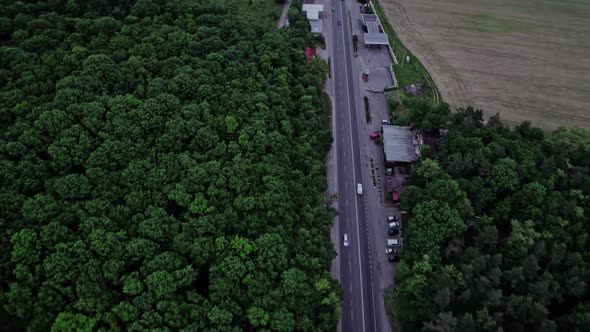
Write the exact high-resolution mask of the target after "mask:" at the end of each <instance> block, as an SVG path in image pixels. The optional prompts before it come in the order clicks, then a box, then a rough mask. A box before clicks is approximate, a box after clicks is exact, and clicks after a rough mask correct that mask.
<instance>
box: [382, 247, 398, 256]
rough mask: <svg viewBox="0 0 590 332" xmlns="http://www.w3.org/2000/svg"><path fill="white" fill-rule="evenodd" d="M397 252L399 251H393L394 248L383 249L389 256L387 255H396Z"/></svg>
mask: <svg viewBox="0 0 590 332" xmlns="http://www.w3.org/2000/svg"><path fill="white" fill-rule="evenodd" d="M398 252H399V250H397V249H394V248H386V249H385V254H386V255H389V254H397V253H398Z"/></svg>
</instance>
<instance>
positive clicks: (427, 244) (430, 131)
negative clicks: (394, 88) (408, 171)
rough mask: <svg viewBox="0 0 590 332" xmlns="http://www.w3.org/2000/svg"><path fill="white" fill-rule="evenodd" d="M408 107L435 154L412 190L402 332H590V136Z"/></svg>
mask: <svg viewBox="0 0 590 332" xmlns="http://www.w3.org/2000/svg"><path fill="white" fill-rule="evenodd" d="M407 104H408V105H406V106H409V108H410V109H411V110H412V114H411V116H410V121H411V122H412V123H414V124H416V125H417V126H418V127H420V128H423V129H424V131H425V133H426V134H427V135H428V136H432V137H433V138H432V140H431V141H430V142H431V143H432V145H433V148H432V149H430V156H429V157H430V158H431V159H426V160H424V161H423V162H422V163H421V164H420V165H419V167H416V168H415V169H414V170H413V172H412V176H411V181H410V182H411V184H412V185H411V186H409V187H408V188H407V190H406V191H405V192H404V193H403V194H402V208H403V209H404V210H406V211H408V212H410V213H411V218H410V219H409V221H408V227H407V231H406V241H405V243H406V246H405V248H404V251H403V254H402V262H401V263H400V265H399V270H398V275H397V278H396V285H397V286H396V288H395V290H394V292H393V297H392V298H393V299H394V301H393V306H392V307H393V309H394V312H395V318H396V320H397V323H398V324H399V326H400V327H401V328H402V330H403V331H420V330H421V331H439V332H443V331H461V332H480V331H481V332H483V331H590V291H589V285H588V282H589V280H590V279H589V278H590V274H589V269H588V264H589V263H590V257H589V252H590V242H589V241H588V234H589V233H590V224H589V223H588V220H589V213H590V210H589V208H590V133H589V132H587V131H584V130H581V129H571V128H561V129H559V130H557V131H555V132H551V133H544V132H543V131H541V130H540V129H537V128H534V127H531V125H530V123H528V122H525V123H522V124H520V125H518V126H516V127H514V128H510V127H508V126H506V125H504V124H503V123H502V122H501V121H500V119H499V117H498V116H494V117H492V118H490V119H489V120H488V121H484V119H483V115H482V112H481V111H479V110H474V109H473V108H466V109H460V110H459V111H457V112H454V113H452V114H451V113H450V112H449V108H448V105H444V104H443V105H439V106H437V107H432V106H429V105H427V104H425V103H422V102H416V101H413V102H408V103H407Z"/></svg>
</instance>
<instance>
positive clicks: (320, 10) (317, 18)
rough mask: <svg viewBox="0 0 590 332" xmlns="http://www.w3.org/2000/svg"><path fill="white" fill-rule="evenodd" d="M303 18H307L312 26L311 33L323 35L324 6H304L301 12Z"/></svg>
mask: <svg viewBox="0 0 590 332" xmlns="http://www.w3.org/2000/svg"><path fill="white" fill-rule="evenodd" d="M301 13H302V14H303V16H305V17H307V20H308V21H309V25H310V26H311V33H313V34H321V33H322V27H323V22H322V19H323V18H324V5H316V4H303V8H302V10H301Z"/></svg>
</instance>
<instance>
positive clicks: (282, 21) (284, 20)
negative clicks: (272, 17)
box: [277, 0, 291, 29]
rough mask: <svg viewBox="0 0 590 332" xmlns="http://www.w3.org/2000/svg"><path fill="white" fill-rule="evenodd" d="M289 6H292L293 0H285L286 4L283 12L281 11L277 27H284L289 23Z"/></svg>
mask: <svg viewBox="0 0 590 332" xmlns="http://www.w3.org/2000/svg"><path fill="white" fill-rule="evenodd" d="M289 7H291V0H285V4H284V5H283V12H282V13H281V17H280V18H279V20H278V21H277V27H278V28H279V29H280V28H282V27H284V26H285V24H286V23H287V19H288V18H289V17H288V16H289Z"/></svg>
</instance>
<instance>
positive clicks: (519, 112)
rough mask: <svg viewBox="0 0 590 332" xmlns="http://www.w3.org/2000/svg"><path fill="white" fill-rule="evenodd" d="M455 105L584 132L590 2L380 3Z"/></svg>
mask: <svg viewBox="0 0 590 332" xmlns="http://www.w3.org/2000/svg"><path fill="white" fill-rule="evenodd" d="M380 3H381V5H382V6H383V8H384V9H385V12H386V15H387V18H388V20H389V22H390V23H391V25H392V26H393V28H394V29H395V31H396V32H397V34H398V35H399V36H400V39H401V40H402V42H403V43H404V44H405V45H406V46H407V47H408V49H409V50H410V51H411V52H412V53H414V55H415V56H417V57H418V58H419V59H420V61H421V62H422V63H423V64H424V66H425V67H426V69H427V70H428V71H429V73H430V75H431V76H432V78H433V80H434V82H435V84H436V85H437V87H438V88H439V90H440V93H441V95H442V97H443V99H444V100H445V101H446V102H448V103H449V104H451V105H452V106H454V107H458V106H466V105H473V106H475V107H477V108H481V109H483V110H484V112H485V113H486V115H493V114H495V113H500V117H501V118H502V119H504V120H505V121H508V122H510V123H513V124H514V123H520V122H522V121H525V120H530V121H531V122H532V123H533V125H535V126H538V127H541V128H544V129H555V128H557V127H558V126H561V125H569V126H578V127H584V128H590V0H517V1H516V0H436V1H433V0H396V1H393V0H381V1H380Z"/></svg>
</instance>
